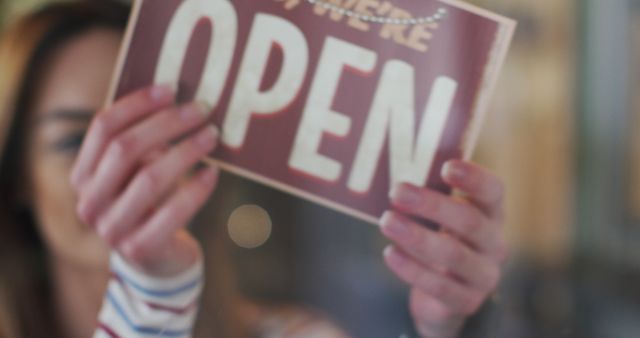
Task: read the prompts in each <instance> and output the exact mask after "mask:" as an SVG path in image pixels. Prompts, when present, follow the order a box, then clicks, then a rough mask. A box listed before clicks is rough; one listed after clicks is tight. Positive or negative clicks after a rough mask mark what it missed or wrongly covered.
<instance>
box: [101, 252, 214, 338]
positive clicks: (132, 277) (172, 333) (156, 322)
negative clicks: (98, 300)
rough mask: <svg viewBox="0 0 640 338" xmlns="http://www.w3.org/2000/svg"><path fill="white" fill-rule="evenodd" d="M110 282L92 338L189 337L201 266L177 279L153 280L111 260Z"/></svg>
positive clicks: (118, 258) (117, 258) (122, 262)
mask: <svg viewBox="0 0 640 338" xmlns="http://www.w3.org/2000/svg"><path fill="white" fill-rule="evenodd" d="M110 262H111V271H112V278H111V280H110V281H109V285H108V287H107V292H106V295H105V299H104V303H103V305H102V309H101V310H100V314H99V316H98V325H97V329H96V332H95V334H94V336H93V338H151V337H172V338H188V337H191V332H192V329H193V324H194V321H195V317H196V314H197V311H198V306H197V302H198V300H199V297H200V294H201V292H202V287H203V264H202V261H200V262H199V263H198V264H196V265H195V266H193V267H192V268H190V269H189V270H187V271H185V272H184V273H182V274H181V275H179V276H176V277H172V278H153V277H150V276H147V275H145V274H142V273H140V272H138V271H137V270H135V269H134V268H133V267H132V266H131V265H130V264H128V263H127V262H126V261H125V260H124V259H123V258H122V257H121V256H120V255H118V254H117V253H113V254H112V255H111V258H110Z"/></svg>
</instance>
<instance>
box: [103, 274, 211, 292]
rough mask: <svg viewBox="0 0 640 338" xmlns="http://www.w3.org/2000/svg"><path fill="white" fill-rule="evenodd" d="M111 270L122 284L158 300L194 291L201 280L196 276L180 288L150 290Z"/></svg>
mask: <svg viewBox="0 0 640 338" xmlns="http://www.w3.org/2000/svg"><path fill="white" fill-rule="evenodd" d="M112 270H113V273H115V274H116V275H118V277H120V278H122V280H123V281H124V282H126V283H127V284H129V285H131V286H132V287H133V288H134V289H136V290H138V291H140V292H142V293H144V294H146V295H147V296H151V297H160V298H167V297H171V296H174V295H177V294H179V293H182V292H187V291H189V290H191V289H194V288H195V287H197V286H198V284H200V280H201V279H202V278H201V276H198V277H196V278H195V279H194V280H193V281H190V282H187V283H185V284H183V285H181V286H178V287H176V288H174V289H169V290H152V289H148V288H145V287H143V286H142V285H140V284H138V283H136V282H135V281H134V280H133V279H131V278H129V277H127V276H125V275H124V274H123V273H121V272H120V271H118V270H117V269H115V268H112Z"/></svg>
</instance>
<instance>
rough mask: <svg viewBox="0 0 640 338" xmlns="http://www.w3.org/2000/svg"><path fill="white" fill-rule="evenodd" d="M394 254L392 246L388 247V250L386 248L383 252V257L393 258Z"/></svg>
mask: <svg viewBox="0 0 640 338" xmlns="http://www.w3.org/2000/svg"><path fill="white" fill-rule="evenodd" d="M392 253H393V248H392V247H391V245H388V246H387V247H386V248H384V250H383V251H382V255H383V256H384V257H391V254H392Z"/></svg>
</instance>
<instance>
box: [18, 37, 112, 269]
mask: <svg viewBox="0 0 640 338" xmlns="http://www.w3.org/2000/svg"><path fill="white" fill-rule="evenodd" d="M120 40H121V34H120V33H119V32H117V31H116V30H110V29H106V28H102V29H100V28H96V29H92V30H90V31H87V32H86V33H83V34H81V35H79V36H77V37H75V38H73V39H72V40H69V41H68V42H66V43H64V44H63V45H61V46H60V47H59V48H58V49H57V50H56V51H55V52H54V53H53V55H52V56H51V57H50V59H49V60H48V61H47V64H46V65H45V67H44V70H43V72H42V74H41V75H40V78H39V80H40V82H39V83H37V84H36V92H35V97H34V102H33V105H32V107H33V111H31V112H30V124H29V128H27V131H26V132H27V135H26V136H27V139H28V140H27V142H28V145H29V147H28V149H29V150H28V160H27V168H28V174H29V186H30V191H29V199H30V202H31V207H32V208H33V210H34V212H35V214H36V217H37V221H38V223H39V230H40V233H41V235H42V237H43V239H44V241H45V243H46V244H47V246H48V249H49V250H50V252H51V254H52V255H53V257H55V258H56V259H59V260H65V261H66V262H72V263H74V264H78V263H79V264H82V265H84V266H87V267H101V268H103V267H106V262H107V254H108V250H107V248H106V246H105V245H104V244H103V243H102V241H101V239H100V238H99V237H98V236H97V235H95V234H94V232H93V230H92V229H91V228H90V227H88V226H86V225H84V224H82V223H81V222H80V221H79V220H78V218H77V216H76V212H75V206H76V196H75V193H74V191H73V190H72V188H71V184H70V182H69V175H70V170H71V167H72V165H73V162H74V159H75V157H76V155H77V153H78V150H79V148H80V145H81V142H82V137H83V135H84V133H85V131H86V129H87V128H88V126H89V122H90V120H91V118H92V116H93V114H94V113H95V112H96V111H97V110H98V109H100V108H101V107H102V105H103V104H104V101H105V97H106V94H107V91H108V86H109V81H110V77H111V73H112V71H113V68H114V65H115V60H116V56H117V52H118V48H119V45H120Z"/></svg>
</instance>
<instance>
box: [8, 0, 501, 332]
mask: <svg viewBox="0 0 640 338" xmlns="http://www.w3.org/2000/svg"><path fill="white" fill-rule="evenodd" d="M126 16H127V9H126V8H125V7H123V6H122V5H118V4H116V3H115V2H110V1H88V2H70V3H65V4H57V5H50V6H48V7H47V8H44V9H42V10H41V11H38V12H36V13H33V14H31V15H28V16H26V17H24V18H23V19H22V20H20V21H18V22H17V23H16V24H15V25H14V26H13V27H12V28H11V29H10V30H9V31H8V32H7V34H6V35H5V37H4V39H3V42H2V46H1V47H0V67H1V70H2V71H1V72H0V74H2V78H1V81H2V82H1V84H0V113H1V114H2V115H0V119H1V120H0V121H2V123H1V124H0V127H2V128H3V131H4V132H5V134H4V135H5V136H4V139H3V140H2V141H3V142H1V143H0V149H1V150H2V156H1V158H0V198H2V199H3V200H2V201H1V203H0V221H1V223H0V260H1V261H0V269H2V271H1V273H0V336H1V337H9V338H25V337H71V338H80V337H88V336H90V335H91V334H93V333H94V332H95V337H117V336H120V337H138V336H144V337H146V336H174V337H179V336H192V335H193V336H196V337H211V336H215V337H233V338H236V337H314V336H315V337H342V336H343V334H342V333H341V332H340V330H338V329H337V328H334V327H332V326H331V325H330V324H329V323H327V322H325V321H322V320H320V319H318V318H316V317H313V316H311V317H305V318H306V319H305V320H304V321H302V322H304V324H303V325H300V323H301V321H300V312H299V311H298V313H294V314H289V313H287V314H286V315H282V314H278V316H274V313H271V312H269V311H265V309H264V308H259V307H257V306H255V305H251V304H250V303H249V302H245V301H243V300H241V298H240V297H238V296H235V295H236V293H235V292H233V291H234V290H233V283H232V281H231V280H230V275H229V274H228V273H227V272H226V270H224V269H223V267H224V261H225V258H224V252H222V250H219V249H218V250H217V251H215V252H213V251H212V250H216V248H219V247H221V246H216V245H211V246H210V247H213V248H214V249H209V248H205V252H206V254H203V251H202V249H201V246H200V244H199V243H198V242H197V241H196V240H195V239H194V238H193V237H192V236H191V235H190V234H189V233H188V232H187V231H186V230H185V227H186V225H187V224H188V223H189V221H190V220H191V218H193V216H194V215H195V214H196V213H197V212H198V209H199V208H200V207H201V206H202V205H203V203H204V202H205V201H206V200H207V199H208V197H209V196H210V194H211V193H212V192H213V191H214V189H215V186H216V183H217V178H218V172H217V168H215V167H204V168H200V167H198V166H196V164H197V163H199V162H200V160H201V159H202V158H204V157H205V156H206V155H207V154H208V153H211V152H212V151H213V150H214V149H215V146H216V143H217V137H218V131H217V129H216V128H215V127H213V126H210V125H207V124H206V123H205V116H204V115H205V109H203V108H202V107H201V106H199V105H198V104H196V103H191V104H188V105H183V106H177V105H176V104H175V103H174V96H175V93H173V91H172V90H171V88H170V87H166V86H162V85H160V86H155V87H152V88H144V89H141V90H139V91H137V92H135V93H131V94H130V95H128V96H126V97H124V98H123V99H121V100H119V101H117V102H115V103H114V104H112V105H110V106H108V107H106V108H104V109H102V110H100V111H99V112H98V113H95V114H94V113H93V112H95V111H96V110H98V109H99V108H100V107H101V104H102V101H103V98H104V96H105V93H106V91H107V86H108V82H109V80H110V74H111V72H112V69H113V65H114V63H115V58H116V54H117V51H118V48H119V44H120V40H121V38H122V33H123V29H124V26H125V21H126ZM194 167H195V168H198V169H193V168H194ZM69 177H70V180H69V179H68V178H69ZM443 178H444V179H445V181H446V182H447V183H448V184H450V185H451V186H452V187H453V188H456V189H458V190H460V191H461V192H463V193H465V195H466V196H467V197H466V198H464V199H462V198H452V197H448V196H445V195H442V194H439V193H437V192H433V191H430V190H428V189H420V188H417V187H412V186H409V185H406V184H403V185H400V186H398V187H395V188H394V189H392V192H391V194H390V196H391V199H392V202H393V204H394V206H395V210H396V211H389V212H387V213H385V215H384V217H382V219H381V221H380V223H381V231H382V233H383V234H384V235H385V236H387V237H388V238H389V239H390V240H391V241H392V243H393V244H392V245H390V246H389V247H388V248H387V249H386V250H385V252H384V255H383V256H384V260H385V262H386V263H387V265H388V266H389V268H390V269H391V270H392V271H393V272H394V273H395V274H396V275H397V276H398V277H399V278H400V279H402V280H404V281H406V282H407V283H408V284H409V285H410V287H411V293H410V300H409V304H410V312H411V314H412V316H413V319H414V322H415V326H416V328H417V331H418V332H419V333H420V334H421V336H423V337H457V336H458V335H459V333H460V330H461V328H462V327H463V325H464V323H465V321H466V318H467V317H469V316H470V315H472V314H473V313H475V312H476V311H477V310H478V308H479V307H480V306H481V304H482V303H483V302H484V301H485V300H486V299H487V297H488V296H489V295H490V294H491V293H492V292H493V290H494V289H495V287H496V284H497V283H498V280H499V278H500V274H501V272H500V264H501V262H502V261H503V259H504V258H505V249H504V248H505V245H504V241H503V238H502V235H501V231H500V224H501V219H502V188H501V183H500V181H499V180H498V179H497V178H496V177H494V176H492V175H491V174H489V173H487V172H486V171H484V170H483V169H482V168H479V167H477V166H475V165H473V164H470V163H465V162H461V161H451V162H449V163H448V164H447V165H446V166H445V168H444V170H443ZM415 219H423V220H430V221H434V222H437V223H440V224H442V227H443V231H441V232H435V231H432V230H429V229H427V228H425V227H423V226H420V225H419V224H418V223H416V222H415V221H414V220H415ZM110 252H111V254H110ZM109 257H111V259H109ZM204 258H206V259H207V260H208V263H207V267H209V268H208V269H207V272H206V276H204V277H203V272H202V266H203V259H204ZM109 260H110V261H111V270H113V276H111V272H110V269H109ZM210 261H213V263H212V262H210ZM105 290H106V292H105ZM201 290H204V291H202V292H201ZM196 304H199V305H200V312H199V317H198V318H197V319H196V318H195V315H196V313H197V306H196ZM100 309H102V310H100ZM293 312H296V311H293ZM95 318H98V324H97V325H98V326H97V329H96V321H95ZM274 318H275V319H274ZM293 318H295V320H294V319H293ZM309 318H310V319H309ZM194 320H195V324H193V323H194ZM192 325H195V327H194V328H193V329H192Z"/></svg>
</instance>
